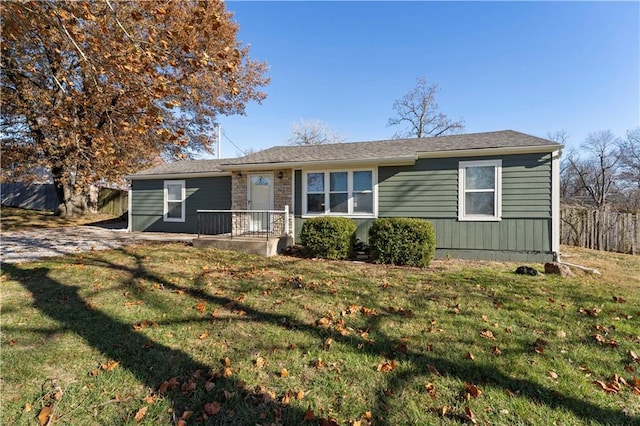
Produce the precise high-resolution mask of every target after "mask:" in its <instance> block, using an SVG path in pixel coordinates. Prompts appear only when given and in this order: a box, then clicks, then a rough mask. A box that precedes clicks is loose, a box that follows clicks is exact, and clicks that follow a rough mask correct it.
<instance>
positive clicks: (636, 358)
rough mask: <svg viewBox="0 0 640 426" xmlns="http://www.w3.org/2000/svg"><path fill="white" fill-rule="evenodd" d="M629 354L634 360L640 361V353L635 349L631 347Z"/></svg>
mask: <svg viewBox="0 0 640 426" xmlns="http://www.w3.org/2000/svg"><path fill="white" fill-rule="evenodd" d="M627 354H628V355H629V356H630V357H631V359H632V360H633V361H634V362H638V363H640V356H638V354H636V353H635V352H634V351H632V350H631V349H629V352H627Z"/></svg>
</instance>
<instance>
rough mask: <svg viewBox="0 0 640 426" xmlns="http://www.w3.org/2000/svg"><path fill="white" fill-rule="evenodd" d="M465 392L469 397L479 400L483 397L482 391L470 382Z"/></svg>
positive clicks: (465, 386) (465, 385)
mask: <svg viewBox="0 0 640 426" xmlns="http://www.w3.org/2000/svg"><path fill="white" fill-rule="evenodd" d="M464 390H465V392H466V393H467V395H469V396H471V397H473V398H479V397H480V395H482V391H481V390H480V389H479V388H478V387H477V386H476V385H474V384H473V383H469V382H467V383H465V384H464Z"/></svg>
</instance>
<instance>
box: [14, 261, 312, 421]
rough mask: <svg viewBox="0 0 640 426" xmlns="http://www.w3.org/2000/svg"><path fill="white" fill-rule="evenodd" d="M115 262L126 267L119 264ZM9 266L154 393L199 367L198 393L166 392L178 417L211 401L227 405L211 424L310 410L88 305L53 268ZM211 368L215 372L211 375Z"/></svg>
mask: <svg viewBox="0 0 640 426" xmlns="http://www.w3.org/2000/svg"><path fill="white" fill-rule="evenodd" d="M113 266H115V267H117V268H118V269H121V267H120V266H118V265H113ZM3 269H4V271H5V272H6V273H7V274H8V275H9V277H10V278H11V279H13V280H15V281H17V282H19V283H20V284H21V285H22V286H23V287H24V288H25V289H26V290H27V291H29V292H30V293H31V295H32V296H33V298H34V306H35V307H36V308H37V309H38V310H40V312H42V313H43V314H44V315H47V316H48V317H50V318H52V319H53V320H55V321H57V322H58V323H60V324H61V326H63V327H65V328H67V329H69V330H71V331H73V332H74V333H76V334H77V335H79V336H80V337H82V338H83V339H84V340H85V341H86V342H87V344H89V345H91V346H92V347H94V348H95V349H97V350H99V351H100V352H102V353H103V354H105V355H106V356H107V357H109V358H112V359H114V360H116V361H118V362H119V363H120V366H121V367H123V368H125V369H127V370H128V371H129V372H131V374H133V375H134V376H135V377H136V378H137V379H138V380H139V381H140V382H141V383H144V384H145V385H146V386H148V387H149V388H151V389H153V390H154V391H155V390H158V388H159V387H160V385H161V384H162V383H163V382H164V381H167V380H169V379H171V378H173V377H177V378H179V382H180V384H183V383H186V382H187V381H188V380H190V379H191V380H194V379H193V373H194V372H195V371H197V370H199V371H200V372H201V377H200V378H199V381H198V383H197V390H196V391H194V392H189V393H188V394H183V393H182V392H181V386H180V385H178V386H177V388H176V389H173V390H170V391H169V392H168V393H167V395H166V397H168V398H170V399H171V401H172V404H173V409H174V412H175V413H176V414H177V417H178V418H179V417H180V416H181V414H182V413H183V412H184V411H193V416H192V418H191V421H193V420H194V419H197V418H198V417H200V416H201V415H202V413H203V407H204V405H205V404H207V403H210V402H213V401H216V402H219V403H220V405H221V406H222V409H221V411H220V412H219V413H218V414H216V415H215V416H212V417H209V419H208V421H207V424H233V425H237V424H251V425H254V424H255V423H256V421H257V420H258V419H260V422H270V421H271V422H276V421H278V420H280V419H282V421H286V419H288V421H290V422H295V423H301V422H302V419H303V418H304V415H305V413H304V412H302V411H300V410H296V409H295V408H292V407H287V408H286V412H285V407H283V406H282V404H280V403H279V402H278V401H275V400H273V399H272V397H271V396H269V395H268V394H266V393H261V392H259V391H254V390H252V389H248V388H246V387H245V386H244V384H243V383H242V382H239V381H235V380H233V379H232V378H225V377H223V375H222V374H221V373H220V372H216V370H221V368H220V365H217V366H211V365H206V364H203V363H201V362H198V361H196V360H194V359H193V358H191V357H190V356H189V355H188V354H186V353H184V352H182V351H180V350H176V349H172V348H170V347H167V346H164V345H162V344H159V343H157V342H155V341H153V340H151V339H149V338H147V337H146V336H144V335H143V334H141V333H136V332H135V331H134V330H133V328H132V325H131V324H125V323H122V322H120V321H117V320H115V319H113V318H111V317H109V316H108V315H106V314H104V313H103V312H101V311H100V310H97V309H95V308H94V307H92V306H90V305H88V304H87V303H86V302H85V301H84V300H83V299H82V297H80V296H79V295H78V292H77V289H76V288H74V287H72V286H67V285H64V284H62V283H60V282H57V281H55V280H52V279H50V278H49V277H47V273H48V272H49V270H48V269H47V268H38V269H33V270H29V271H23V270H21V269H20V267H19V266H15V265H12V264H6V265H3ZM130 272H132V273H135V271H130ZM165 284H166V285H169V284H168V283H165ZM61 298H63V299H64V300H65V302H64V303H58V301H59V300H60V299H61ZM209 372H211V373H212V374H211V375H209ZM196 380H198V379H196ZM205 380H212V381H213V382H214V383H215V387H214V389H213V390H212V391H211V392H205V391H204V389H203V388H204V382H205ZM225 391H227V392H235V393H236V394H239V395H237V396H235V397H232V398H233V399H232V400H230V402H232V403H233V410H232V411H233V412H231V410H227V409H226V407H225V402H224V401H226V395H225ZM285 416H286V419H285ZM114 421H115V419H114Z"/></svg>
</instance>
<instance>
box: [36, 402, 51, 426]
mask: <svg viewBox="0 0 640 426" xmlns="http://www.w3.org/2000/svg"><path fill="white" fill-rule="evenodd" d="M52 415H53V407H52V406H51V405H45V406H44V407H42V409H41V410H40V412H39V413H38V424H39V425H40V426H45V425H47V424H49V421H50V420H51V416H52Z"/></svg>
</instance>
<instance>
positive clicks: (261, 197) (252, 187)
mask: <svg viewBox="0 0 640 426" xmlns="http://www.w3.org/2000/svg"><path fill="white" fill-rule="evenodd" d="M248 184H249V188H248V191H247V210H259V212H258V211H256V212H255V213H253V212H250V213H249V231H250V232H263V231H268V230H269V216H270V215H269V214H268V213H267V210H273V174H271V173H259V174H258V173H256V174H249V182H248Z"/></svg>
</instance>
